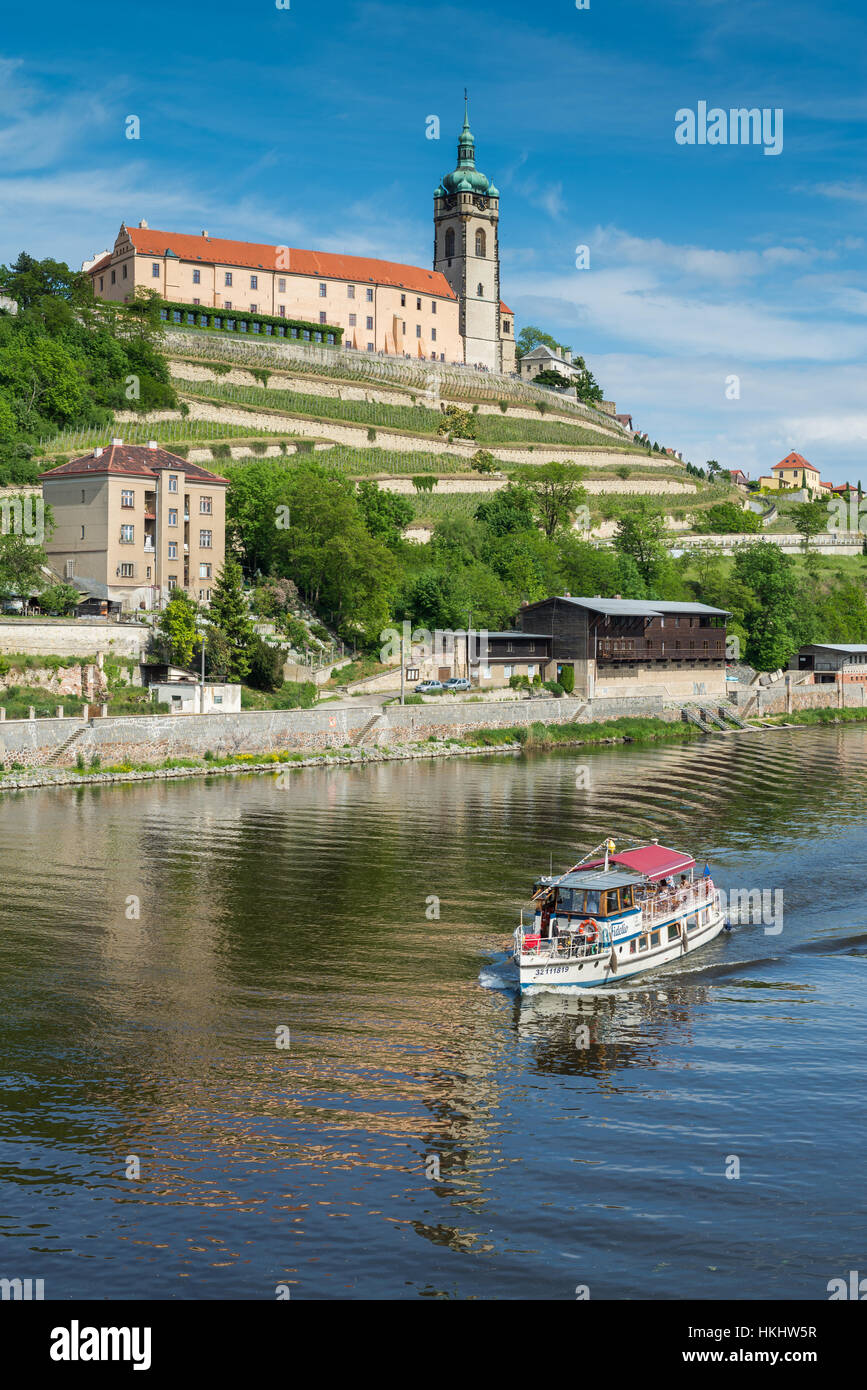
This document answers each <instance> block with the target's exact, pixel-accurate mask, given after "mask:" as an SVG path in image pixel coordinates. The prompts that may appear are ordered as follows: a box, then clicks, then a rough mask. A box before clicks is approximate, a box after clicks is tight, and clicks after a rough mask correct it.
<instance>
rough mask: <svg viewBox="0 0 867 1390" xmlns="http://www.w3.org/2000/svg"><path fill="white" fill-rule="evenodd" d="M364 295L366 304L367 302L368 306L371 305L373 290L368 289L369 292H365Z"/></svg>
mask: <svg viewBox="0 0 867 1390" xmlns="http://www.w3.org/2000/svg"><path fill="white" fill-rule="evenodd" d="M365 294H366V296H367V302H368V304H372V303H373V290H370V289H369V290H366V291H365Z"/></svg>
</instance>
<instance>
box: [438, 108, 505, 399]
mask: <svg viewBox="0 0 867 1390" xmlns="http://www.w3.org/2000/svg"><path fill="white" fill-rule="evenodd" d="M499 219H500V193H499V190H498V189H497V188H495V186H494V184H493V183H492V182H491V180H490V179H489V178H487V177H486V176H485V175H484V174H483V173H482V172H481V170H479V169H477V168H476V142H475V140H474V139H473V133H472V131H471V130H470V120H469V108H468V105H467V99H466V95H465V96H464V126H463V130H462V131H461V134H460V139H459V140H458V166H457V168H456V169H455V170H454V171H453V172H452V173H451V174H446V176H445V178H444V179H443V181H442V183H441V184H440V185H439V187H438V188H437V190H436V192H435V193H434V270H440V271H442V273H443V275H444V276H445V277H446V279H447V280H448V282H449V284H450V285H451V287H452V289H453V290H454V292H455V294H456V295H457V297H458V304H459V308H460V332H461V335H462V337H463V340H464V361H465V362H466V363H468V364H469V365H470V366H473V365H475V364H476V363H480V364H481V365H482V366H484V367H487V368H488V370H489V371H493V372H501V371H503V370H504V363H503V345H502V341H501V335H500V247H499V240H498V234H497V228H498V223H499ZM505 369H506V370H510V368H509V367H508V366H507V367H506V368H505Z"/></svg>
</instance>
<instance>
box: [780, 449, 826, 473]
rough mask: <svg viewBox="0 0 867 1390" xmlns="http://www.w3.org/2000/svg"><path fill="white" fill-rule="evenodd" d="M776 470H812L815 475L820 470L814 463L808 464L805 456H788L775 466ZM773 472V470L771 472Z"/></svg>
mask: <svg viewBox="0 0 867 1390" xmlns="http://www.w3.org/2000/svg"><path fill="white" fill-rule="evenodd" d="M774 468H812V470H813V472H814V473H818V472H819V470H818V468H817V467H816V465H815V464H814V463H808V462H807V460H806V459H805V458H804V455H803V454H795V453H791V454H787V455H786V457H785V458H784V459H781V460H780V462H779V463H775V464H774ZM771 471H772V472H773V469H772V470H771Z"/></svg>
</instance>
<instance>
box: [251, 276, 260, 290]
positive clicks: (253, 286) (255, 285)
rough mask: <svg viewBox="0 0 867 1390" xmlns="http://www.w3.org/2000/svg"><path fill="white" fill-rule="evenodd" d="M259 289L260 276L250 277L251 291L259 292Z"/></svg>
mask: <svg viewBox="0 0 867 1390" xmlns="http://www.w3.org/2000/svg"><path fill="white" fill-rule="evenodd" d="M258 288H259V277H258V275H251V276H250V289H251V290H257V289H258Z"/></svg>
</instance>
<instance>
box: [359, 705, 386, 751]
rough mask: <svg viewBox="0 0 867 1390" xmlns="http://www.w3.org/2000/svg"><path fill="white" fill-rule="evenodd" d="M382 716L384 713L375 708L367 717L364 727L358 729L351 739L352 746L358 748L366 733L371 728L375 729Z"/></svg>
mask: <svg viewBox="0 0 867 1390" xmlns="http://www.w3.org/2000/svg"><path fill="white" fill-rule="evenodd" d="M384 718H385V715H384V714H383V713H382V710H377V711H376V714H372V715H371V716H370V718H369V719H368V721H367V723H366V724H365V725H364V728H362V729H359V731H358V733H357V734H356V735H355V736H354V738H353V739H352V746H353V748H360V747H361V745H362V743H363V742H364V740H365V739H366V738H367V735H368V734H369V733H370V732H371V730H373V729H375V728H376V725H377V724H379V723H380V721H381V720H382V719H384Z"/></svg>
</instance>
